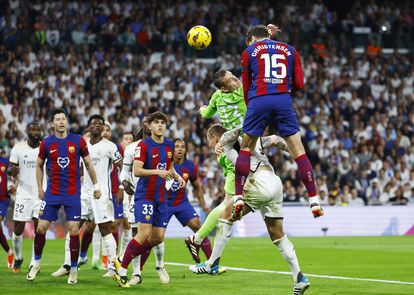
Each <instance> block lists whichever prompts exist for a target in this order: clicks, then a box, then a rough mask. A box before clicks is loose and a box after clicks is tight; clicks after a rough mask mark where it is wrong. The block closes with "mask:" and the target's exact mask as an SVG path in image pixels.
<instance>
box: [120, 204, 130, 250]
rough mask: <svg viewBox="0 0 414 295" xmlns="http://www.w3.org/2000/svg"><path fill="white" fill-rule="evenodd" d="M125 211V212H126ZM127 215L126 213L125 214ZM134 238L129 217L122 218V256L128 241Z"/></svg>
mask: <svg viewBox="0 0 414 295" xmlns="http://www.w3.org/2000/svg"><path fill="white" fill-rule="evenodd" d="M124 213H125V212H124ZM124 216H125V214H124ZM131 239H132V231H131V224H130V223H129V222H128V218H125V217H124V218H123V219H122V238H121V246H120V250H119V256H120V257H122V256H123V255H124V253H125V249H126V247H127V245H128V243H129V242H130V241H131Z"/></svg>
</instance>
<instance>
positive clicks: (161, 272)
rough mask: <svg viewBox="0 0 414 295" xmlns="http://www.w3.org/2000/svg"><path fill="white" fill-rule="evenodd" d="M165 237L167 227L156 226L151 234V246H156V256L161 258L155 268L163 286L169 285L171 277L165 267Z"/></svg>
mask: <svg viewBox="0 0 414 295" xmlns="http://www.w3.org/2000/svg"><path fill="white" fill-rule="evenodd" d="M164 237H165V227H157V226H155V224H154V227H153V228H152V234H151V241H150V242H151V245H154V246H153V248H154V254H155V256H157V255H158V256H159V257H158V260H159V262H158V263H159V264H158V265H156V266H155V270H156V271H157V274H158V277H159V278H160V282H161V284H168V283H169V282H170V276H169V275H168V272H167V270H166V269H165V265H164V252H165V244H164Z"/></svg>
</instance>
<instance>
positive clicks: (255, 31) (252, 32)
mask: <svg viewBox="0 0 414 295" xmlns="http://www.w3.org/2000/svg"><path fill="white" fill-rule="evenodd" d="M268 38H269V30H268V28H267V27H266V26H264V25H257V26H253V27H250V28H249V30H248V31H247V34H246V45H247V46H249V45H250V44H252V43H254V42H257V41H260V40H263V39H268Z"/></svg>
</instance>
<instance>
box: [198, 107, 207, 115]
mask: <svg viewBox="0 0 414 295" xmlns="http://www.w3.org/2000/svg"><path fill="white" fill-rule="evenodd" d="M206 109H207V106H206V105H204V106H201V107H200V109H199V110H198V113H199V114H200V116H201V117H202V116H203V115H201V113H202V112H204V111H205V110H206Z"/></svg>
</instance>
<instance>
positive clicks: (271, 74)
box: [260, 53, 287, 79]
mask: <svg viewBox="0 0 414 295" xmlns="http://www.w3.org/2000/svg"><path fill="white" fill-rule="evenodd" d="M260 59H264V62H265V74H264V76H265V78H277V79H284V78H286V74H287V71H286V65H285V64H284V63H278V62H277V61H278V60H279V59H282V60H286V57H285V56H284V55H283V54H272V55H270V54H269V53H264V54H262V55H261V56H260ZM278 68H279V69H280V74H278V73H277V69H278Z"/></svg>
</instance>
